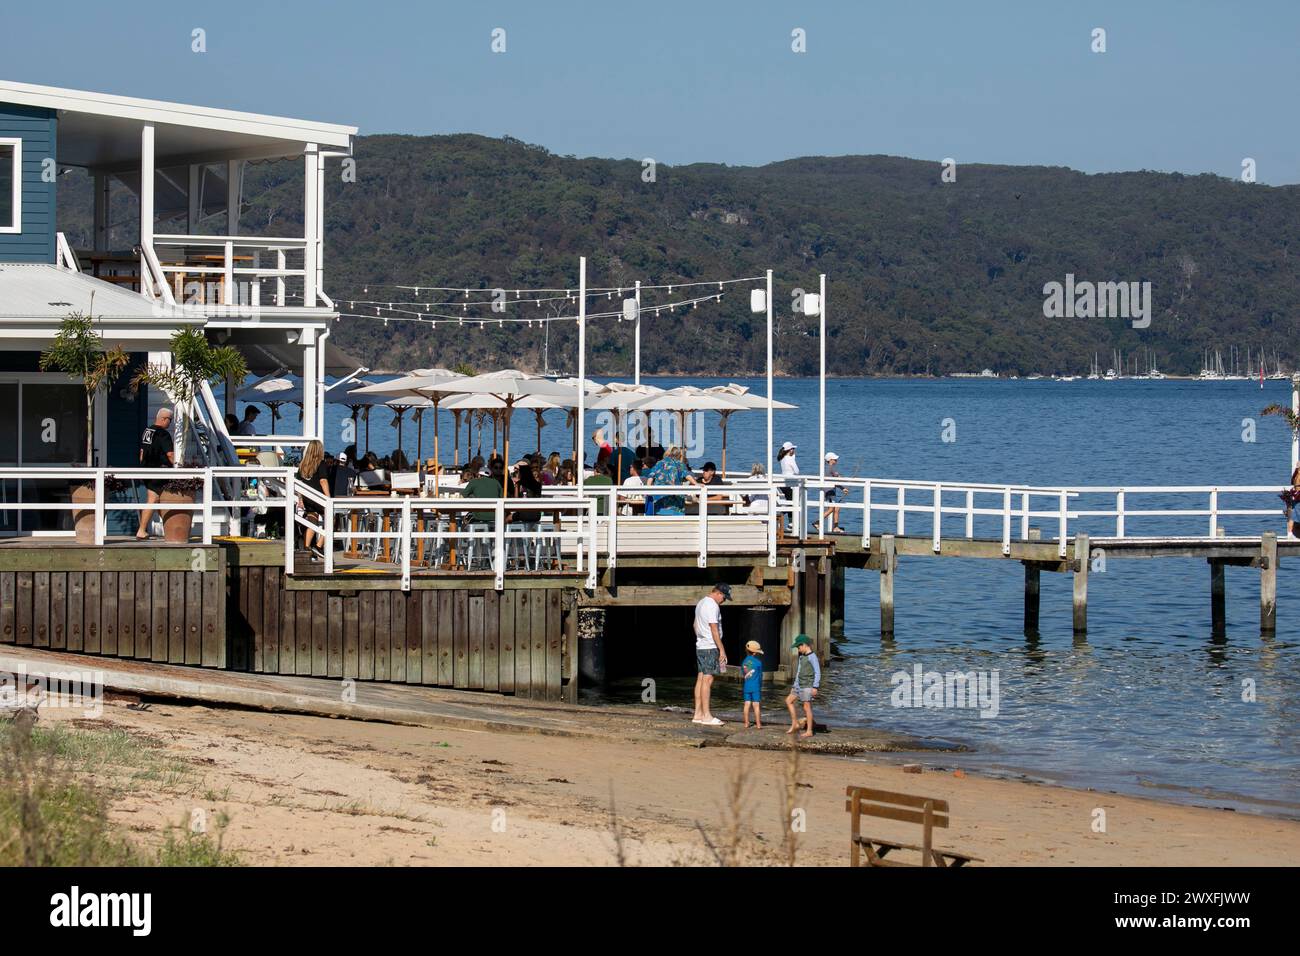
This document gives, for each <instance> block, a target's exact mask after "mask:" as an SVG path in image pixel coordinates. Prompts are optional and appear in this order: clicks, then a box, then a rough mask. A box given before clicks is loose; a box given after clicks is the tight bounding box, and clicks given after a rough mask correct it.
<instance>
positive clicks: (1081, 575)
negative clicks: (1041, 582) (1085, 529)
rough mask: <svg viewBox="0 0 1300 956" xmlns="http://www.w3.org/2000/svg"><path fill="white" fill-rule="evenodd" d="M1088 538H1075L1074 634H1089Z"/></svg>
mask: <svg viewBox="0 0 1300 956" xmlns="http://www.w3.org/2000/svg"><path fill="white" fill-rule="evenodd" d="M1088 565H1089V549H1088V536H1087V535H1086V534H1076V535H1075V536H1074V633H1075V634H1086V633H1088Z"/></svg>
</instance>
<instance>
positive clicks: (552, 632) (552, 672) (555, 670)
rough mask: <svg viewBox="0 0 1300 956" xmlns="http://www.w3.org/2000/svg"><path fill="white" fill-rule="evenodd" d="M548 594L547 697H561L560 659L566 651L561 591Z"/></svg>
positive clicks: (549, 698)
mask: <svg viewBox="0 0 1300 956" xmlns="http://www.w3.org/2000/svg"><path fill="white" fill-rule="evenodd" d="M544 593H545V595H546V640H545V643H546V699H547V700H559V699H560V683H561V680H560V675H561V670H560V659H561V656H562V655H563V652H564V629H563V628H562V627H561V625H560V592H559V591H555V590H548V591H546V592H544Z"/></svg>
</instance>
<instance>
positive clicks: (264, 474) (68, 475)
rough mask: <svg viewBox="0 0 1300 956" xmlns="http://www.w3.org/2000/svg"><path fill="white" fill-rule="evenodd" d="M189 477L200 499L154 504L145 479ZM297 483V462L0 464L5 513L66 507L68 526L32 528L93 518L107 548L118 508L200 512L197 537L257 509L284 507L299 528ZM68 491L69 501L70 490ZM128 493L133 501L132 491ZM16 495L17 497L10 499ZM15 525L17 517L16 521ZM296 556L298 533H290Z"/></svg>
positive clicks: (235, 525) (49, 532)
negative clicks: (78, 465) (82, 465)
mask: <svg viewBox="0 0 1300 956" xmlns="http://www.w3.org/2000/svg"><path fill="white" fill-rule="evenodd" d="M186 480H189V481H191V482H192V483H193V485H194V493H193V500H190V501H185V500H175V499H174V498H173V499H169V500H167V501H165V502H163V501H158V502H153V503H150V502H149V501H148V500H147V496H146V495H145V493H144V490H145V483H146V482H149V483H154V482H176V481H186ZM292 482H293V469H291V468H265V467H258V466H232V467H226V468H166V469H161V468H0V492H2V494H0V515H3V516H5V520H4V526H6V527H8V526H9V525H10V523H11V522H10V520H8V515H18V514H24V515H25V514H28V513H32V512H36V513H46V512H55V513H65V514H68V515H69V521H68V527H66V528H51V529H39V528H38V529H32V533H33V534H34V535H36V536H53V535H60V534H62V535H67V534H69V533H72V531H73V530H74V529H73V527H72V526H73V525H75V524H78V523H80V522H85V521H93V531H92V536H91V538H92V541H93V542H94V544H96V545H100V546H102V545H103V544H104V542H105V540H106V538H107V536H108V519H109V516H110V515H112V514H114V513H121V512H125V513H130V514H139V513H140V512H141V511H145V510H150V511H154V512H156V513H159V514H161V513H162V512H166V511H189V512H193V514H194V518H195V522H196V524H197V526H198V538H199V540H200V541H202V542H203V543H204V544H211V543H212V539H213V537H214V535H215V534H217V533H219V532H220V530H221V529H222V528H223V526H224V528H225V529H227V530H238V529H239V528H240V527H241V526H242V523H243V522H244V521H245V520H247V519H249V518H251V517H252V515H253V514H255V513H259V512H261V513H266V512H268V511H272V510H281V509H282V510H283V512H284V515H285V521H284V527H285V528H292V527H293V507H294V498H293V496H292V495H286V493H285V489H286V488H288V487H290V486H291V485H292ZM65 495H66V496H67V497H66V499H65V498H64V496H65ZM126 495H129V496H130V497H129V500H127V498H126V497H125V496H126ZM11 496H12V497H11ZM12 523H14V524H15V525H16V523H17V522H16V521H15V522H12ZM286 537H287V541H286V549H285V551H286V555H287V557H288V558H289V559H290V561H291V559H292V540H293V539H292V536H286Z"/></svg>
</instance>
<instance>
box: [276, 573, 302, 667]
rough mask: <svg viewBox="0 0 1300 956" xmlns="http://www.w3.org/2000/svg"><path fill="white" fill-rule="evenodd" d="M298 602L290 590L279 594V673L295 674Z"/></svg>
mask: <svg viewBox="0 0 1300 956" xmlns="http://www.w3.org/2000/svg"><path fill="white" fill-rule="evenodd" d="M284 579H285V576H284V575H281V576H280V580H281V581H284ZM297 623H298V603H297V595H295V594H294V592H292V591H285V592H284V593H283V594H281V595H280V662H279V670H278V671H277V673H279V674H296V673H297V672H298V666H297V664H296V663H295V661H296V659H297V656H298V631H297Z"/></svg>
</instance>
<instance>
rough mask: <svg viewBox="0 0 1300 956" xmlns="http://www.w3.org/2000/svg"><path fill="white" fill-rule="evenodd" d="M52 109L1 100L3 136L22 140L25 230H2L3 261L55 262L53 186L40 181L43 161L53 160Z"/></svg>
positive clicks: (0, 251)
mask: <svg viewBox="0 0 1300 956" xmlns="http://www.w3.org/2000/svg"><path fill="white" fill-rule="evenodd" d="M57 122H58V120H57V119H55V116H54V111H53V110H45V109H37V108H36V107H32V106H14V105H12V104H9V103H0V137H14V136H17V137H20V138H21V139H22V141H23V170H22V172H23V222H22V226H23V230H22V232H19V233H8V232H6V233H0V262H53V261H54V236H55V232H56V227H55V224H54V186H55V184H54V183H52V182H48V183H47V182H42V181H41V170H42V163H43V162H44V161H45V160H46V159H54V158H55V155H54V149H55V145H56V136H55V128H56V124H57Z"/></svg>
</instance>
